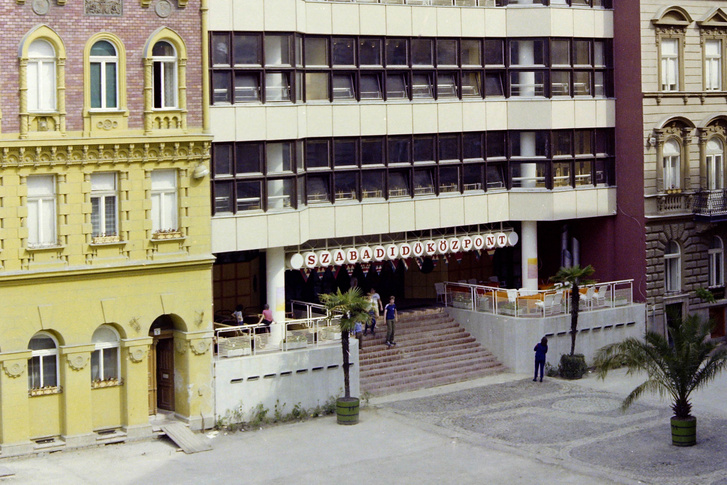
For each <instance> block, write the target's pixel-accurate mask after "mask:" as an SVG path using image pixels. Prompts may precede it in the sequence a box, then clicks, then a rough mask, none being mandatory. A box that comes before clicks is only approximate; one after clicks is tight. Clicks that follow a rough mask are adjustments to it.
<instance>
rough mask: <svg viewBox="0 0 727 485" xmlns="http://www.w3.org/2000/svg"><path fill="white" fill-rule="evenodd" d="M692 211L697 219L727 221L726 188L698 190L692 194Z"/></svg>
mask: <svg viewBox="0 0 727 485" xmlns="http://www.w3.org/2000/svg"><path fill="white" fill-rule="evenodd" d="M692 212H693V213H694V219H695V220H697V221H703V222H722V221H727V190H724V189H722V190H700V191H699V192H697V193H696V194H694V204H693V207H692Z"/></svg>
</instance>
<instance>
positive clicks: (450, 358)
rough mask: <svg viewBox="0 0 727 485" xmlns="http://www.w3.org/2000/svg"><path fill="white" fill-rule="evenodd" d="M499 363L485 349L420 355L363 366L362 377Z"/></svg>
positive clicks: (422, 372)
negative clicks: (386, 364)
mask: <svg viewBox="0 0 727 485" xmlns="http://www.w3.org/2000/svg"><path fill="white" fill-rule="evenodd" d="M480 363H483V364H490V363H494V364H498V363H499V362H497V359H495V357H494V356H493V355H492V354H489V353H486V352H485V351H481V352H478V353H470V354H468V355H462V354H458V355H451V354H447V355H446V356H440V357H437V358H436V359H427V358H425V357H419V358H413V359H412V358H407V359H404V360H400V361H399V362H397V363H392V364H390V365H388V366H386V367H383V366H379V367H363V366H362V367H361V370H360V371H359V372H360V374H359V375H360V376H361V379H367V378H369V377H373V376H379V375H387V374H394V373H396V374H397V375H400V374H405V373H410V372H411V373H414V374H424V373H426V372H427V371H429V370H431V369H433V368H435V367H437V366H440V365H449V364H453V366H454V367H457V366H467V367H470V366H474V365H477V364H480Z"/></svg>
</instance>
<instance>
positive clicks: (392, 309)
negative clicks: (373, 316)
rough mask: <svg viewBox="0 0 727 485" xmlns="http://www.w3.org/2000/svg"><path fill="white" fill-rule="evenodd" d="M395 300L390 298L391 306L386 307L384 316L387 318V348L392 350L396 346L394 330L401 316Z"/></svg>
mask: <svg viewBox="0 0 727 485" xmlns="http://www.w3.org/2000/svg"><path fill="white" fill-rule="evenodd" d="M394 300H395V298H394V297H393V296H392V297H391V298H389V304H388V305H386V306H385V307H384V316H385V317H386V347H387V348H391V346H392V345H396V342H394V330H395V326H396V321H397V320H399V314H398V313H397V312H396V303H394Z"/></svg>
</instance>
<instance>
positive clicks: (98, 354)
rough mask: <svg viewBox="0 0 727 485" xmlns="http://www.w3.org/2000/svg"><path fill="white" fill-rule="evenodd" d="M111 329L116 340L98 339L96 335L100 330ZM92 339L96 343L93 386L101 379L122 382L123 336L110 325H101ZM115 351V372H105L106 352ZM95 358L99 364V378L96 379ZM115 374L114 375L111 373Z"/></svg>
mask: <svg viewBox="0 0 727 485" xmlns="http://www.w3.org/2000/svg"><path fill="white" fill-rule="evenodd" d="M100 330H103V331H110V332H112V333H113V335H114V337H115V339H114V340H103V341H97V339H96V336H97V334H99V331H100ZM91 341H92V342H93V344H94V349H93V351H92V352H91V384H92V386H93V385H94V384H98V383H99V382H101V381H109V380H114V379H115V380H116V383H120V382H121V338H120V336H119V332H118V331H117V330H116V329H115V328H114V327H112V326H110V325H101V326H99V327H98V328H97V329H96V330H95V331H94V332H93V337H92V338H91ZM112 350H113V351H115V353H116V355H115V358H114V360H115V361H116V362H115V369H113V372H109V374H108V375H107V373H106V372H105V370H106V369H105V365H106V359H105V358H104V357H105V354H106V353H107V352H109V351H112ZM94 360H95V361H96V365H97V366H98V369H99V370H98V378H96V379H94V369H93V367H94ZM110 374H113V375H110Z"/></svg>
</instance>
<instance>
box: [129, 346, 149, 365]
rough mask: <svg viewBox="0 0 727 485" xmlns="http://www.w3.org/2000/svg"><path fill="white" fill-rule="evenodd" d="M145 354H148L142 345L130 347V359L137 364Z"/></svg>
mask: <svg viewBox="0 0 727 485" xmlns="http://www.w3.org/2000/svg"><path fill="white" fill-rule="evenodd" d="M145 355H146V350H145V349H142V348H140V347H131V348H129V360H130V361H132V362H133V363H135V364H138V363H139V362H141V361H143V360H144V356H145Z"/></svg>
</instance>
